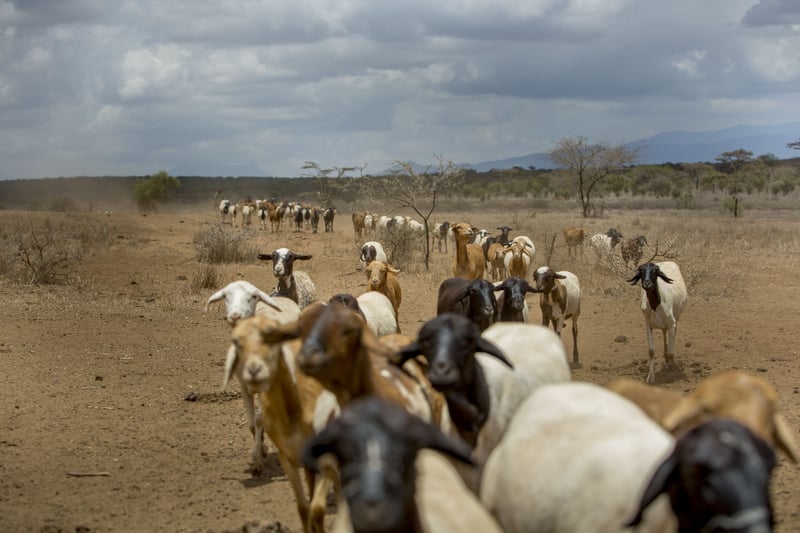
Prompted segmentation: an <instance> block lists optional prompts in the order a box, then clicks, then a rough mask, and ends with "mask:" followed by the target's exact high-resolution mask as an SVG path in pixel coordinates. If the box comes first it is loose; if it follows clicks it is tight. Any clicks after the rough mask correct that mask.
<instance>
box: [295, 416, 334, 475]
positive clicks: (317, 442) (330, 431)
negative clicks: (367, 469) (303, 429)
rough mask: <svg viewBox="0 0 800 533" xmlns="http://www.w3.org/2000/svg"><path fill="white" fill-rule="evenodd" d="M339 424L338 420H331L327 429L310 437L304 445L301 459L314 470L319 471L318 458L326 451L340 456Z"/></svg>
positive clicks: (307, 466)
mask: <svg viewBox="0 0 800 533" xmlns="http://www.w3.org/2000/svg"><path fill="white" fill-rule="evenodd" d="M339 426H340V424H339V423H337V421H336V420H333V421H331V422H330V423H329V424H328V425H327V426H325V429H323V430H322V431H320V432H319V433H317V434H316V435H314V436H313V437H311V438H309V439H308V440H307V441H306V442H305V444H304V445H303V450H302V452H301V453H300V460H301V461H302V463H303V465H304V466H305V467H306V468H308V469H309V470H311V471H312V472H319V468H318V467H317V459H319V458H320V457H321V456H323V455H325V454H326V453H332V454H333V455H336V457H337V458H338V455H337V452H338V448H337V446H336V442H337V440H338V438H339V437H338V435H339Z"/></svg>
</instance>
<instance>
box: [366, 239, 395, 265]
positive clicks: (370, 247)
mask: <svg viewBox="0 0 800 533" xmlns="http://www.w3.org/2000/svg"><path fill="white" fill-rule="evenodd" d="M373 261H383V262H384V263H388V262H389V260H388V259H387V258H386V252H385V251H384V249H383V245H382V244H381V243H379V242H378V241H368V242H365V243H364V244H362V245H361V256H360V258H359V263H360V267H361V268H364V267H365V266H366V265H368V264H370V263H371V262H373Z"/></svg>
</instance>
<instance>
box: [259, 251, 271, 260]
mask: <svg viewBox="0 0 800 533" xmlns="http://www.w3.org/2000/svg"><path fill="white" fill-rule="evenodd" d="M258 258H259V259H261V260H262V261H272V254H271V253H269V254H258Z"/></svg>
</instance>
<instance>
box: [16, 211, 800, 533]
mask: <svg viewBox="0 0 800 533" xmlns="http://www.w3.org/2000/svg"><path fill="white" fill-rule="evenodd" d="M203 209H205V208H203ZM203 209H201V208H198V209H197V211H196V212H194V213H181V214H167V213H165V214H159V215H150V216H146V217H144V216H141V215H138V214H135V213H130V214H125V213H115V214H113V215H110V216H108V217H106V216H104V215H95V216H96V217H97V222H96V223H97V224H105V225H107V226H108V228H109V231H110V232H111V235H112V237H111V238H110V239H109V240H108V243H109V244H108V245H107V246H106V245H104V246H100V247H96V248H94V249H93V251H92V253H91V254H90V255H87V256H85V257H84V259H83V261H82V263H81V264H80V266H79V267H78V268H77V270H76V272H75V274H74V278H73V282H71V283H70V284H68V285H63V286H42V287H31V286H24V285H17V284H13V283H11V282H10V281H9V280H7V279H4V278H0V301H2V302H3V304H4V305H2V306H0V315H1V316H0V324H2V326H0V375H1V376H2V378H0V379H1V380H2V387H0V531H40V530H46V531H59V530H60V531H76V530H80V529H82V528H83V529H82V530H91V531H110V530H114V531H229V530H240V529H241V528H242V526H243V525H244V524H246V523H248V522H250V521H253V520H255V521H258V522H259V523H262V524H270V523H274V522H280V523H281V524H283V525H285V526H287V527H288V528H290V529H291V530H293V531H300V530H301V529H300V528H299V524H298V520H297V518H296V516H295V515H296V512H295V507H294V503H293V499H292V496H291V494H290V491H289V489H288V485H287V483H286V481H285V478H284V476H283V474H282V472H281V470H280V467H279V465H278V462H277V459H276V457H275V455H274V454H271V455H270V456H269V461H270V467H269V469H268V472H267V474H266V475H264V476H262V477H260V478H251V476H250V475H249V474H248V473H247V472H246V471H245V467H246V463H247V457H248V451H249V446H250V435H249V432H248V431H247V428H246V425H245V418H244V412H243V408H242V404H241V400H240V399H239V395H238V385H237V384H235V383H234V384H232V385H231V386H230V387H229V389H228V391H227V392H225V393H221V392H219V388H220V384H221V381H222V371H223V368H222V365H223V359H224V353H225V348H226V343H227V335H228V333H229V328H228V326H227V324H225V323H224V321H223V320H222V316H223V311H222V307H221V306H219V307H216V306H215V307H212V310H211V311H209V312H208V313H204V311H203V308H204V305H205V300H206V298H207V297H208V296H209V294H210V292H211V291H200V292H192V291H191V289H190V280H191V278H192V276H193V274H194V273H195V272H196V271H197V270H198V269H199V268H200V264H199V263H198V262H197V261H196V260H195V250H194V247H193V244H192V239H193V236H194V235H195V233H197V231H198V230H199V229H200V228H201V227H202V225H203V223H204V222H210V221H213V220H214V213H213V212H208V213H206V212H202V211H203ZM349 215H350V213H341V214H340V216H339V218H338V219H337V221H336V226H335V228H336V231H335V233H333V234H325V233H322V234H317V235H312V234H311V233H310V232H302V233H296V232H289V231H284V232H282V233H280V234H277V235H276V234H271V233H269V232H263V231H261V232H255V233H256V235H255V236H254V237H253V242H254V244H256V245H257V247H258V249H259V250H264V251H268V250H271V249H274V248H275V247H278V246H282V245H288V246H290V247H292V248H294V249H298V250H301V251H303V252H308V253H312V254H314V259H313V260H312V261H310V262H307V263H304V264H303V269H304V270H307V271H308V272H309V273H310V274H311V276H312V277H313V279H314V280H315V282H316V284H317V289H318V293H319V295H320V296H321V297H323V298H326V299H327V297H329V296H331V295H333V294H335V293H337V292H352V293H356V294H358V293H360V292H361V291H362V290H363V286H364V281H365V280H364V279H363V274H361V273H360V272H358V271H356V269H355V267H356V264H357V251H356V250H357V247H356V244H355V243H354V242H353V236H352V227H351V225H350V223H349ZM28 216H29V215H28V214H20V213H11V212H0V222H2V223H3V224H10V223H12V221H14V220H19V219H20V218H21V217H22V218H25V217H28ZM44 216H47V217H48V218H50V220H51V222H56V223H58V221H60V220H61V215H57V214H50V215H42V214H32V215H30V217H31V219H32V220H38V218H39V217H44ZM504 216H506V215H503V214H502V213H479V212H475V213H472V214H467V215H460V216H459V217H458V218H461V219H465V220H468V221H469V222H471V223H472V224H474V225H477V226H481V227H487V228H494V227H496V226H498V225H500V224H501V223H504V222H507V221H506V220H504ZM436 218H438V219H451V220H454V219H455V218H456V217H455V215H453V214H448V213H443V214H442V215H441V216H440V217H436ZM574 222H580V221H576V220H575V219H574V217H571V216H566V215H559V214H546V213H545V214H540V215H537V216H536V217H534V218H531V219H529V220H527V221H526V222H525V226H523V228H522V229H523V230H525V231H524V232H525V233H527V234H529V235H530V236H531V237H532V238H533V239H534V241H536V242H537V245H538V246H540V254H542V253H543V251H542V250H543V248H544V247H543V246H542V245H540V244H539V243H540V242H541V240H542V236H544V235H545V234H547V233H548V232H549V233H553V232H555V231H558V229H559V228H560V227H562V226H564V225H567V224H568V223H574ZM798 222H800V220H799V219H797V218H791V219H787V218H783V219H771V218H769V219H768V218H763V219H762V218H759V217H758V215H757V214H752V215H751V217H750V218H749V219H748V220H742V221H738V222H737V223H736V224H732V222H731V220H730V219H727V218H724V219H715V218H712V217H704V218H696V219H695V218H687V217H686V216H685V214H683V213H681V214H680V215H678V216H673V215H669V214H667V215H661V214H658V215H656V214H645V213H637V214H636V215H635V216H621V215H620V216H615V215H613V214H611V215H610V216H609V217H608V218H607V219H604V220H598V221H591V222H590V225H591V226H592V228H593V229H602V230H605V229H606V227H607V226H608V225H610V224H613V225H614V226H615V227H618V228H620V229H621V230H622V232H623V233H628V232H630V233H631V234H633V233H645V234H647V235H648V239H649V240H650V242H651V243H652V242H654V241H655V240H656V239H654V237H656V238H658V236H659V235H660V236H661V238H662V242H663V240H664V239H665V238H666V237H667V236H674V237H677V240H678V243H679V246H680V247H681V249H682V250H683V252H682V256H681V258H680V259H679V261H680V262H682V263H685V264H687V266H690V267H691V268H689V270H690V275H691V277H692V278H693V280H694V281H693V292H691V294H690V302H689V305H688V308H687V310H686V312H685V315H684V317H683V318H682V321H681V327H680V330H679V333H678V343H677V345H678V355H677V360H678V362H679V364H680V370H679V371H678V372H675V373H671V374H669V375H666V374H663V373H661V374H660V375H659V379H660V380H661V382H662V384H663V385H665V386H667V387H670V388H674V389H676V390H681V391H684V390H690V389H692V388H693V387H694V386H695V385H696V383H698V382H699V381H700V380H702V379H703V378H704V377H706V376H708V375H710V374H712V373H715V372H719V371H721V370H724V369H727V368H743V369H748V370H752V371H754V372H758V373H759V374H760V375H762V376H763V377H765V378H766V379H768V380H769V381H770V382H771V383H773V384H774V385H775V386H776V387H777V388H778V390H779V392H780V394H781V398H782V401H783V406H784V408H785V411H786V413H787V418H788V422H789V424H790V425H791V427H793V428H795V429H798V428H800V395H798V392H800V388H798V387H799V386H800V385H798V383H797V374H796V372H798V370H797V369H798V365H797V357H798V346H797V334H796V331H797V326H798V323H797V320H798V319H797V317H798V310H800V306H799V304H798V299H797V293H798V288H799V287H800V282H798V278H797V273H796V269H797V265H798V264H800V237H799V236H798V235H799V233H798V231H797V230H798V227H800V225H798ZM522 232H523V231H518V232H514V233H512V235H514V234H519V233H522ZM559 239H560V237H559ZM557 243H558V244H560V241H557ZM540 257H541V255H540ZM450 260H451V255H450V254H448V255H445V254H439V253H434V264H433V268H432V270H431V272H425V271H424V269H421V268H418V267H413V266H409V267H408V268H406V269H404V271H403V273H402V274H401V282H402V287H403V302H404V303H403V305H402V306H401V308H400V318H401V324H402V327H403V331H404V332H406V333H414V332H416V331H417V330H418V329H419V327H420V325H421V324H422V323H424V321H425V320H426V319H427V318H430V317H432V316H433V315H434V314H435V294H436V289H437V287H438V284H439V282H440V281H441V280H442V279H443V278H444V277H447V276H448V275H449V264H450ZM552 265H553V266H556V267H558V268H568V269H570V270H573V271H575V272H576V273H577V274H578V275H579V277H581V280H582V285H583V288H584V300H583V318H582V320H581V328H580V338H579V343H580V345H581V355H582V359H583V361H584V365H583V368H581V369H579V370H577V371H575V373H574V378H575V379H579V380H587V381H593V382H597V383H601V384H604V383H607V382H609V381H611V380H612V379H614V378H616V377H618V376H633V377H636V378H637V379H643V378H644V374H645V372H646V368H645V364H644V361H645V359H646V357H645V354H646V338H645V333H644V327H643V325H642V318H641V313H640V312H639V310H638V289H634V288H631V287H629V286H627V285H626V284H625V283H624V281H623V280H622V279H616V278H614V277H612V276H609V275H608V274H607V273H605V272H602V271H598V269H597V268H596V267H594V266H593V264H592V261H591V259H590V258H587V259H585V260H580V261H577V262H570V261H568V260H567V259H566V249H565V248H563V247H560V246H559V247H558V248H557V249H556V251H555V255H554V257H553V261H552ZM220 271H221V272H222V275H223V278H224V282H228V281H232V280H234V279H239V278H244V279H248V280H250V281H252V282H254V283H255V284H256V285H259V286H261V287H262V288H265V289H268V288H270V287H272V285H273V283H274V278H272V275H271V273H270V272H269V271H268V270H267V269H266V267H265V266H264V265H261V264H257V263H247V264H235V265H227V266H223V267H220ZM685 274H686V273H685ZM529 302H531V303H533V304H535V302H536V300H535V299H534V298H533V297H530V299H529ZM532 316H533V317H534V318H535V319H538V316H539V312H538V309H537V308H536V307H534V310H533V313H532ZM620 335H623V336H625V337H626V339H627V340H626V341H624V342H617V341H616V340H615V339H616V338H617V337H618V336H620ZM564 338H565V342H566V343H567V349H568V353H569V351H570V350H571V340H570V339H569V336H568V335H565V336H564ZM659 342H660V341H659ZM187 398H189V399H192V400H194V401H188V400H187ZM799 487H800V480H799V478H798V467H797V466H795V465H792V464H790V463H789V462H788V461H787V460H786V459H785V458H783V457H782V458H781V459H780V464H779V467H778V468H777V470H776V473H775V476H774V490H773V492H774V504H775V508H776V516H777V520H778V527H777V530H778V531H781V532H790V531H797V530H798V529H800V513H798V509H800V505H798V504H799V503H800V496H798V488H799Z"/></svg>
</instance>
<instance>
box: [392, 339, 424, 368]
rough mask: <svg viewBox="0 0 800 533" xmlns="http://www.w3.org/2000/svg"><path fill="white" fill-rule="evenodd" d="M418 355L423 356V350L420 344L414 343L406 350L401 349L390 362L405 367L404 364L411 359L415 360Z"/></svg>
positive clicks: (393, 355)
mask: <svg viewBox="0 0 800 533" xmlns="http://www.w3.org/2000/svg"><path fill="white" fill-rule="evenodd" d="M418 355H422V348H420V346H419V342H417V341H414V342H412V343H411V344H409V345H408V346H406V347H405V348H401V349H400V350H398V351H396V352H395V353H393V354H392V355H391V356H390V357H389V362H390V363H392V364H393V365H397V366H403V363H405V362H406V361H408V360H409V359H413V358H415V357H416V356H418Z"/></svg>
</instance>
